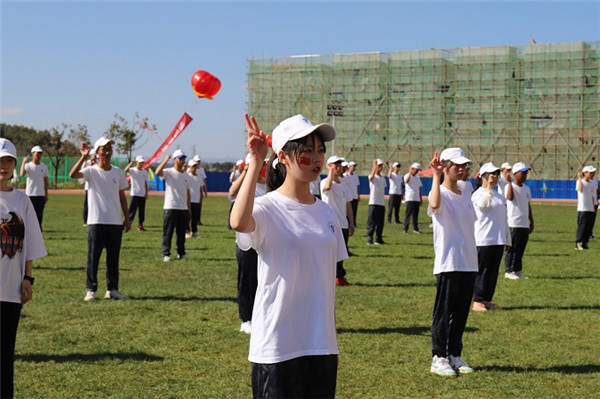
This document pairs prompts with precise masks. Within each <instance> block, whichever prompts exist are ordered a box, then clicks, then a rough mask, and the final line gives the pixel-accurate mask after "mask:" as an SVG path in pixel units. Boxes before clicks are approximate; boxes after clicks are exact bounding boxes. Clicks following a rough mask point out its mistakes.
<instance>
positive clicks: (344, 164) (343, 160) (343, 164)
mask: <svg viewBox="0 0 600 399" xmlns="http://www.w3.org/2000/svg"><path fill="white" fill-rule="evenodd" d="M342 166H343V167H344V168H345V167H347V166H348V161H346V160H345V159H343V158H342Z"/></svg>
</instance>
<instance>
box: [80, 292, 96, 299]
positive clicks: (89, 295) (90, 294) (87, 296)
mask: <svg viewBox="0 0 600 399" xmlns="http://www.w3.org/2000/svg"><path fill="white" fill-rule="evenodd" d="M83 300H84V301H86V302H94V301H95V300H96V293H95V292H94V291H88V292H86V293H85V298H83Z"/></svg>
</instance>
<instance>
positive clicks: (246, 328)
mask: <svg viewBox="0 0 600 399" xmlns="http://www.w3.org/2000/svg"><path fill="white" fill-rule="evenodd" d="M240 331H241V332H244V333H246V334H252V322H251V321H245V322H243V323H242V325H241V326H240Z"/></svg>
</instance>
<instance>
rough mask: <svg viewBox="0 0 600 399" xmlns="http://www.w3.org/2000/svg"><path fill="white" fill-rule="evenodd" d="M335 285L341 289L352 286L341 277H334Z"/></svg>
mask: <svg viewBox="0 0 600 399" xmlns="http://www.w3.org/2000/svg"><path fill="white" fill-rule="evenodd" d="M335 285H341V286H343V287H349V286H351V285H352V283H350V282H349V281H348V280H346V279H345V278H343V277H336V278H335Z"/></svg>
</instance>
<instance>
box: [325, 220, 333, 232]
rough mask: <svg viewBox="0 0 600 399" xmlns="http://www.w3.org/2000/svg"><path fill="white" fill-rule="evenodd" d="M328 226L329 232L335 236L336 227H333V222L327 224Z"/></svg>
mask: <svg viewBox="0 0 600 399" xmlns="http://www.w3.org/2000/svg"><path fill="white" fill-rule="evenodd" d="M327 226H328V227H329V230H331V232H332V233H334V234H335V227H334V226H333V222H332V221H331V220H330V221H329V222H328V223H327Z"/></svg>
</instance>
